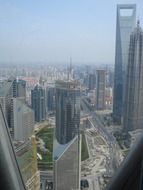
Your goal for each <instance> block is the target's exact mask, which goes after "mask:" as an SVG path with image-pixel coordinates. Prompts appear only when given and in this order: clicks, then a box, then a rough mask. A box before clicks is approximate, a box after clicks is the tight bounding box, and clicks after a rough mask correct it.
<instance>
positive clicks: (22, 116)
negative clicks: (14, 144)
mask: <svg viewBox="0 0 143 190" xmlns="http://www.w3.org/2000/svg"><path fill="white" fill-rule="evenodd" d="M34 122H35V120H34V111H33V110H32V109H31V108H30V107H28V106H27V105H26V104H24V103H23V102H22V101H21V100H19V98H12V99H11V128H12V131H11V134H12V137H13V139H14V140H18V141H26V140H28V138H29V137H30V136H31V135H32V132H33V127H34Z"/></svg>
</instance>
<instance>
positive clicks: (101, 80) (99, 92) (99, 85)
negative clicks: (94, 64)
mask: <svg viewBox="0 0 143 190" xmlns="http://www.w3.org/2000/svg"><path fill="white" fill-rule="evenodd" d="M105 74H106V72H105V70H96V102H95V107H96V110H103V109H105Z"/></svg>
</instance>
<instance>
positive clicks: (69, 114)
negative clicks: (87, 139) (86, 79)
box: [56, 81, 80, 144]
mask: <svg viewBox="0 0 143 190" xmlns="http://www.w3.org/2000/svg"><path fill="white" fill-rule="evenodd" d="M79 124H80V89H79V88H77V87H76V83H74V82H73V83H72V82H61V83H60V81H59V82H57V85H56V139H57V141H58V142H59V143H60V144H66V143H68V142H69V141H71V140H72V139H73V138H74V137H75V135H76V134H77V132H78V129H79Z"/></svg>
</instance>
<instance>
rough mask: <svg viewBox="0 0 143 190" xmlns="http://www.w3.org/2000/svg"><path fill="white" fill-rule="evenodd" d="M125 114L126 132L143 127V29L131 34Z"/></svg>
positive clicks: (138, 28)
mask: <svg viewBox="0 0 143 190" xmlns="http://www.w3.org/2000/svg"><path fill="white" fill-rule="evenodd" d="M128 60H129V61H128V67H127V76H126V90H125V101H124V114H123V129H124V131H125V132H128V131H132V130H136V129H143V31H142V29H141V27H140V25H139V22H138V26H137V28H136V29H135V30H134V32H133V33H132V34H131V37H130V47H129V59H128Z"/></svg>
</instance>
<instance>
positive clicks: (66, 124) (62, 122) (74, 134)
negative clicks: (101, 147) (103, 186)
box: [53, 81, 81, 190]
mask: <svg viewBox="0 0 143 190" xmlns="http://www.w3.org/2000/svg"><path fill="white" fill-rule="evenodd" d="M79 125H80V87H79V84H78V83H77V82H76V81H57V82H56V129H55V139H54V148H53V159H54V190H67V189H68V190H79V189H80V159H81V158H80V157H81V156H80V136H79Z"/></svg>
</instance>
